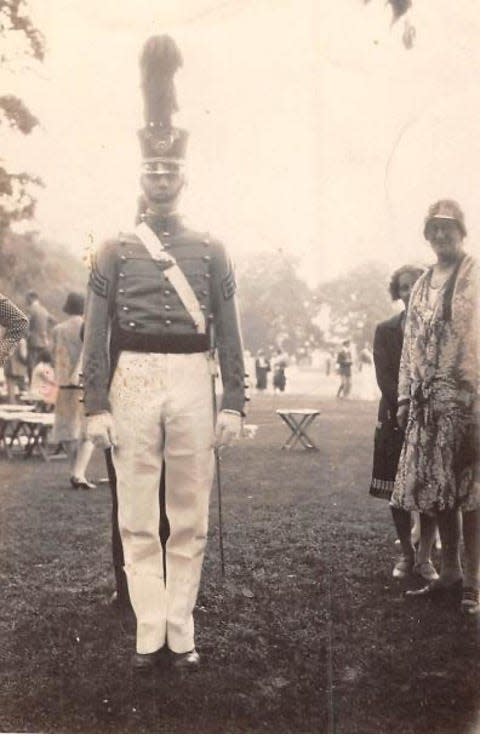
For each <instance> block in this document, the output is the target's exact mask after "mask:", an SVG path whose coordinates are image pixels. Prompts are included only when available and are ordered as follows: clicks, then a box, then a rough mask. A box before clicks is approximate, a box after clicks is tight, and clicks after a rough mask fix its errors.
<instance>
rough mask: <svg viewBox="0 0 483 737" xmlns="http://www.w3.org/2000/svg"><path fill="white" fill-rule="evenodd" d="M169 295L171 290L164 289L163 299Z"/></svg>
mask: <svg viewBox="0 0 483 737" xmlns="http://www.w3.org/2000/svg"><path fill="white" fill-rule="evenodd" d="M170 294H171V289H165V290H164V296H165V297H169V295H170Z"/></svg>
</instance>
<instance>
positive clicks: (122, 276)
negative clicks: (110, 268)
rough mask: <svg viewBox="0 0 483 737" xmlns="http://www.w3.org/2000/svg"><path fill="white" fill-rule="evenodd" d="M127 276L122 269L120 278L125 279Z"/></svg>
mask: <svg viewBox="0 0 483 737" xmlns="http://www.w3.org/2000/svg"><path fill="white" fill-rule="evenodd" d="M125 276H126V274H125V273H124V272H123V271H120V272H119V278H120V279H124V277H125Z"/></svg>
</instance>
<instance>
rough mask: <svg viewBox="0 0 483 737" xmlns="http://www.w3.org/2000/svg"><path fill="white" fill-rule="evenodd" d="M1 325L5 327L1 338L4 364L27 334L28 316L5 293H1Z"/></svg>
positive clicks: (0, 358) (0, 344) (0, 343)
mask: <svg viewBox="0 0 483 737" xmlns="http://www.w3.org/2000/svg"><path fill="white" fill-rule="evenodd" d="M0 325H1V326H2V328H5V332H4V334H3V336H2V337H1V338H0V366H3V365H4V363H5V361H6V360H7V358H8V357H9V355H10V354H11V353H12V352H13V349H14V348H15V346H16V345H17V343H18V342H19V341H20V339H21V338H23V337H25V336H26V334H27V330H28V326H29V321H28V317H27V316H26V315H24V313H23V312H22V311H21V310H19V309H18V307H16V306H15V305H14V304H13V302H11V301H10V300H9V299H8V298H7V297H5V296H4V295H3V294H0Z"/></svg>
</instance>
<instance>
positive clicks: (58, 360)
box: [53, 292, 96, 489]
mask: <svg viewBox="0 0 483 737" xmlns="http://www.w3.org/2000/svg"><path fill="white" fill-rule="evenodd" d="M64 312H65V313H66V314H67V315H69V317H68V318H67V320H64V321H63V322H61V323H59V324H58V325H56V326H55V328H54V330H53V353H54V367H55V375H56V378H57V382H58V384H59V393H58V397H57V402H56V405H55V422H54V433H53V439H54V441H55V442H56V443H62V445H63V446H64V449H65V452H66V453H67V457H68V459H69V470H70V484H71V486H72V488H74V489H95V488H96V487H95V484H92V483H91V482H90V481H88V480H87V478H86V469H87V465H88V463H89V461H90V459H91V456H92V451H93V450H94V444H93V443H91V442H90V440H87V438H86V423H85V418H84V411H83V407H82V404H81V401H80V400H81V398H82V388H81V387H80V376H79V374H80V365H81V352H82V341H81V329H82V321H83V319H82V316H83V314H84V297H83V296H82V295H81V294H77V293H76V292H70V293H69V294H68V295H67V300H66V303H65V305H64Z"/></svg>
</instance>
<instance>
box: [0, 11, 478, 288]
mask: <svg viewBox="0 0 483 737" xmlns="http://www.w3.org/2000/svg"><path fill="white" fill-rule="evenodd" d="M28 7H29V8H30V10H31V13H32V16H33V18H34V20H35V21H36V23H37V25H38V26H39V27H40V29H41V30H42V31H43V33H44V35H45V37H46V42H47V54H46V59H45V62H44V63H43V64H42V65H41V66H39V67H36V66H35V65H32V64H26V63H25V62H24V61H22V60H19V62H18V64H14V66H13V67H11V68H10V70H8V71H7V72H5V73H4V75H3V78H2V79H1V82H2V88H3V89H5V90H6V92H7V91H8V92H12V93H17V94H20V95H21V96H22V97H23V98H24V99H25V100H26V102H28V104H29V105H30V107H31V109H32V111H33V112H34V113H35V114H36V115H37V116H38V118H39V120H40V122H41V125H40V126H39V129H38V130H37V131H36V132H35V133H33V134H32V135H31V136H29V137H28V138H25V137H22V136H18V135H17V136H13V135H11V136H8V137H7V155H6V157H7V159H8V160H9V162H11V163H13V164H15V165H18V166H22V167H27V168H28V170H29V171H32V172H35V173H36V174H38V175H40V176H41V177H42V178H43V180H44V182H45V185H46V187H45V189H44V190H42V191H40V192H39V198H38V208H37V219H36V222H35V227H36V228H38V230H39V231H40V232H41V234H42V235H44V236H45V237H47V238H51V239H55V240H56V241H60V242H61V243H65V244H66V247H68V248H70V249H71V250H73V251H75V252H78V253H79V255H81V254H82V253H83V250H84V248H85V246H86V245H88V244H90V243H92V242H94V243H95V242H97V241H98V240H101V239H102V238H104V237H107V236H112V235H114V234H116V233H117V232H118V231H119V230H125V229H128V228H129V227H130V226H131V225H132V222H133V219H134V214H135V209H136V201H137V196H138V194H139V184H138V179H139V162H140V151H139V146H138V141H137V136H136V131H137V130H138V129H139V128H141V127H142V125H143V121H142V100H141V93H140V89H139V68H138V57H139V53H140V50H141V48H142V45H143V43H144V41H145V40H146V39H147V38H148V37H149V36H150V35H152V34H154V33H166V32H167V33H170V34H171V35H172V36H173V37H174V38H175V40H176V41H177V43H178V45H179V47H180V49H181V51H182V54H183V57H184V65H183V68H182V70H180V72H179V73H178V74H177V76H176V83H177V88H178V97H179V104H180V113H179V114H178V116H177V119H176V123H177V124H178V125H180V126H182V127H185V128H187V129H188V130H189V132H190V140H189V146H188V155H187V174H188V186H187V188H186V192H185V194H184V196H183V200H182V203H181V211H182V213H183V214H185V216H186V220H187V222H188V223H189V224H190V225H191V226H193V227H195V228H199V229H200V230H209V231H210V232H211V233H212V234H213V235H215V236H217V237H219V238H221V239H222V240H223V241H224V242H225V244H226V245H227V247H228V249H229V251H230V252H231V254H232V256H233V258H234V260H235V262H236V263H237V264H238V265H239V266H240V265H242V266H245V267H246V266H247V265H249V263H250V262H251V261H252V260H254V259H255V260H256V258H257V253H259V252H260V251H261V250H263V251H266V250H269V251H271V252H273V254H274V259H276V258H284V257H291V256H295V257H296V258H297V259H298V260H299V272H300V275H301V276H302V277H303V278H305V279H306V280H307V281H308V282H309V284H311V285H312V286H315V284H317V283H318V282H321V281H324V280H326V279H329V278H332V277H334V276H338V275H340V274H343V273H344V272H345V271H347V270H348V269H350V268H352V267H354V266H356V265H357V264H359V263H361V262H364V261H367V260H378V261H382V262H384V263H387V264H388V265H389V266H391V267H397V266H399V265H401V264H402V263H407V262H410V261H418V262H428V261H430V260H431V252H430V250H429V248H428V246H427V244H426V243H425V241H424V239H423V237H422V221H423V219H424V216H425V213H426V211H427V209H428V206H429V204H430V203H431V202H433V201H434V200H436V199H439V198H441V197H452V198H454V199H457V200H458V201H459V202H460V204H461V205H462V207H463V209H464V211H465V213H466V217H467V225H468V231H469V239H468V249H469V250H470V251H475V250H476V249H477V244H478V242H479V17H478V16H479V3H478V2H477V0H458V2H454V1H453V0H413V8H412V9H411V11H410V13H409V14H408V15H407V16H406V17H405V18H403V19H401V20H399V21H398V22H397V23H395V24H394V25H391V10H390V7H389V6H388V5H387V4H386V3H385V0H371V1H370V2H368V3H364V2H363V1H362V0H103V2H102V3H100V2H98V0H48V1H46V0H29V2H28ZM405 22H408V23H411V24H412V25H414V27H415V29H416V37H415V43H414V46H413V48H412V49H406V48H405V46H404V45H403V43H402V41H401V36H402V33H403V30H404V24H405Z"/></svg>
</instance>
